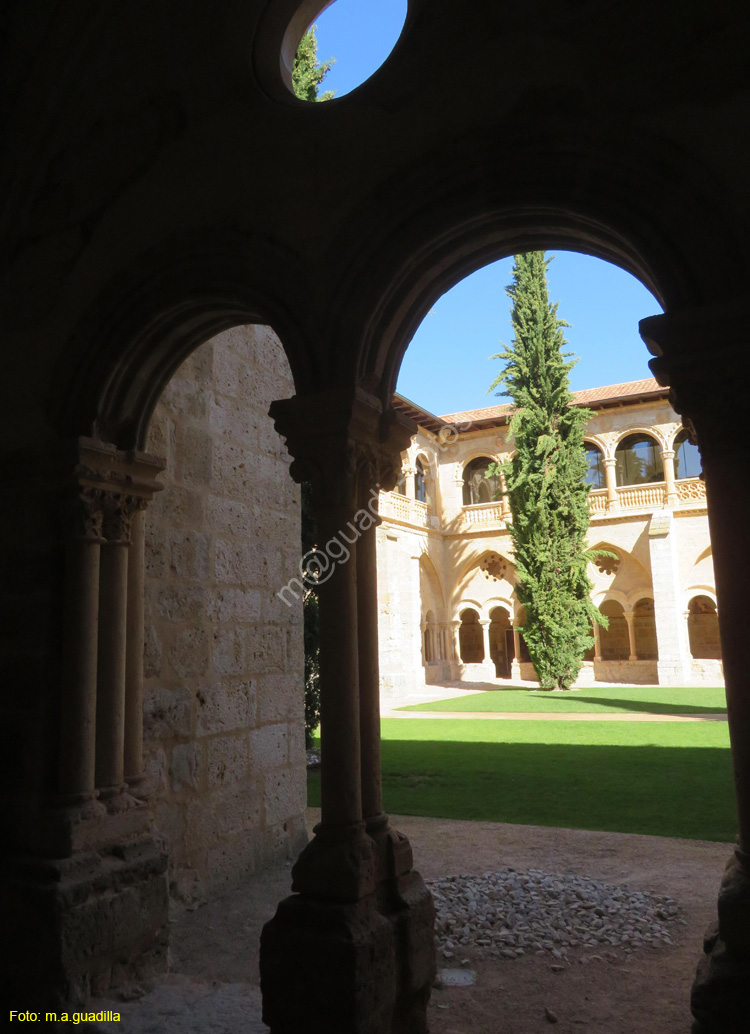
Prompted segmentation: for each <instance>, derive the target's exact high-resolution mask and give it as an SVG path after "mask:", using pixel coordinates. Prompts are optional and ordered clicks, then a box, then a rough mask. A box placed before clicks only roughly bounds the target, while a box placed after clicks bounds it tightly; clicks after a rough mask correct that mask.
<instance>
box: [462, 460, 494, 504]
mask: <svg viewBox="0 0 750 1034" xmlns="http://www.w3.org/2000/svg"><path fill="white" fill-rule="evenodd" d="M494 462H495V461H494V460H491V459H488V457H487V456H477V458H476V459H475V460H472V461H471V463H467V464H466V466H465V467H464V506H473V505H474V504H475V503H491V502H492V500H493V499H497V498H498V496H499V495H500V477H499V476H498V475H497V474H493V475H492V476H491V477H485V474H486V473H487V468H488V467H489V465H490V464H491V463H494Z"/></svg>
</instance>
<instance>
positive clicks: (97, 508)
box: [57, 489, 104, 816]
mask: <svg viewBox="0 0 750 1034" xmlns="http://www.w3.org/2000/svg"><path fill="white" fill-rule="evenodd" d="M75 508H76V513H75V518H74V519H75V525H76V527H75V533H74V535H73V536H71V538H70V539H69V540H68V543H67V547H66V565H65V614H64V627H63V662H62V666H63V685H62V707H61V709H60V762H59V769H58V779H57V790H58V800H59V803H61V804H67V805H73V806H77V807H79V808H81V810H82V814H83V815H84V816H88V815H91V816H93V815H96V814H100V813H101V812H103V811H104V808H103V807H102V806H101V805H100V804H97V803H96V802H95V800H94V798H95V797H96V789H95V774H94V769H95V756H96V677H97V635H98V617H99V614H98V611H99V559H100V547H101V543H102V541H103V538H102V509H101V493H99V492H97V491H95V490H93V489H82V490H80V492H79V494H78V497H77V499H76V505H75Z"/></svg>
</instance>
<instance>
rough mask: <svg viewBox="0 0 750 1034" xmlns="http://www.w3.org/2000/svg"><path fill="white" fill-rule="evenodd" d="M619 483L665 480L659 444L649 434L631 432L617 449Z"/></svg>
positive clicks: (643, 482)
mask: <svg viewBox="0 0 750 1034" xmlns="http://www.w3.org/2000/svg"><path fill="white" fill-rule="evenodd" d="M615 459H616V461H617V462H616V466H615V469H616V471H617V484H618V485H646V484H649V483H650V482H652V481H663V480H664V465H663V463H662V458H661V452H660V451H659V446H658V445H657V443H656V442H655V441H654V439H653V438H650V437H649V436H648V435H647V434H629V435H628V436H627V438H623V440H622V441H621V442H620V444H619V445H618V446H617V449H616V450H615Z"/></svg>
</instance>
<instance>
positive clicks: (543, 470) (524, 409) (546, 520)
mask: <svg viewBox="0 0 750 1034" xmlns="http://www.w3.org/2000/svg"><path fill="white" fill-rule="evenodd" d="M548 263H549V259H546V258H545V255H544V252H543V251H532V252H528V253H527V254H525V255H516V256H515V264H514V267H513V283H512V284H511V285H510V286H509V287H508V288H507V289H506V290H507V293H508V296H509V297H510V298H511V300H512V311H511V322H512V325H513V331H514V336H513V341H512V344H511V345H510V346H508V347H506V348H505V350H504V351H503V352H500V353H499V354H498V355H496V356H493V359H502V360H505V362H506V366H505V369H504V370H503V372H502V373H501V374H500V375H499V376H498V377H497V378H496V379H495V381H494V382H493V384H492V385H491V386H490V390H492V389H493V388H495V387H497V386H498V385H504V387H505V390H504V391H501V392H497V394H499V395H505V396H508V397H509V398H510V399H511V400H512V403H513V407H514V413H513V416H512V419H511V423H510V429H509V430H510V435H511V436H512V437H513V438H514V439H515V450H516V451H515V454H514V455H513V457H512V458H511V459H510V460H509V461H507V462H505V463H503V464H502V465H500V467H499V469H500V471H501V472H502V474H503V475H504V477H505V481H506V487H507V492H508V500H509V504H510V510H511V514H512V523H511V525H510V528H509V530H510V535H511V538H512V541H513V546H514V550H515V562H516V574H517V584H516V595H517V597H518V599H519V601H520V602H521V603H522V604H523V606H524V608H525V610H526V621H525V625H524V628H523V633H522V634H523V637H524V640H525V642H526V645H527V647H528V650H529V655H530V657H531V661H532V663H533V665H534V669H535V671H536V674H537V678H538V679H539V685H540V687H541V688H542V689H570V687H571V685H572V684H573V683H574V682H575V680H576V678H577V676H578V672H579V671H580V669H581V665H582V663H583V658H584V654H585V653H586V651H587V650H588V649H590V648H591V647H592V646H593V645H594V639H593V636H592V623H593V622H596V623H599V624H606V619H605V618H603V617H602V615H601V614H600V613H599V610H598V609H597V608H596V607H595V606H594V604H593V603H592V602H591V595H590V594H591V588H592V586H591V582H590V581H589V578H588V575H587V571H586V566H587V564H588V561H589V560H590V558H591V556H592V554H591V553H590V552H588V550H587V548H586V543H585V539H586V532H587V530H588V525H589V507H588V494H589V486H588V485H587V484H586V482H585V480H584V478H585V474H586V466H587V465H586V457H585V452H584V445H583V433H584V428H585V426H586V422H587V420H588V419H589V418H590V416H591V415H592V414H591V412H590V411H589V410H585V409H581V408H579V407H578V406H573V405H571V403H572V402H573V395H572V394H571V391H570V386H569V380H568V375H569V373H570V370H571V369H572V367H573V366H574V365H575V363H576V361H577V360H570V359H569V356H570V354H571V353H569V352H564V351H563V347H564V346H565V344H566V342H565V338H564V336H563V327H566V326H569V324H567V323H565V321H564V320H561V319H558V316H557V305H556V304H555V305H551V304H550V301H549V291H548V286H547V265H548ZM494 470H497V467H495V468H494ZM494 470H493V472H494Z"/></svg>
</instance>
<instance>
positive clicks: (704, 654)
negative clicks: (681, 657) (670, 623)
mask: <svg viewBox="0 0 750 1034" xmlns="http://www.w3.org/2000/svg"><path fill="white" fill-rule="evenodd" d="M688 642H689V644H690V654H691V656H692V657H693V658H694V659H695V660H717V661H718V660H721V639H720V636H719V617H718V614H717V611H716V599H715V598H714V597H712V596H709V595H707V594H706V593H696V592H694V593H693V594H691V597H690V600H689V601H688Z"/></svg>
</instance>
